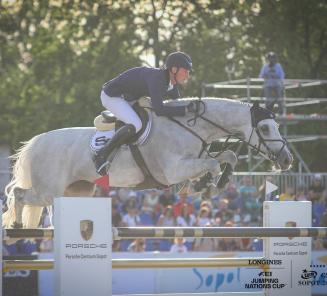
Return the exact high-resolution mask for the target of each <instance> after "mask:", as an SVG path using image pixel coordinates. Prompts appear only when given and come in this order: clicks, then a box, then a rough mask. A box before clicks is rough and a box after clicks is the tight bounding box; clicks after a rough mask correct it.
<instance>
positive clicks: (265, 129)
mask: <svg viewBox="0 0 327 296" xmlns="http://www.w3.org/2000/svg"><path fill="white" fill-rule="evenodd" d="M251 120H252V131H251V134H250V136H249V142H250V145H251V146H252V147H253V148H254V150H255V151H256V152H258V153H260V154H262V155H264V156H265V157H266V158H268V159H270V160H271V161H273V162H274V163H275V164H276V165H277V166H278V167H279V168H280V169H282V170H288V169H289V168H290V167H291V164H292V162H293V156H292V154H291V152H290V151H289V149H288V147H287V142H286V139H284V138H283V137H282V136H281V135H280V133H279V130H278V124H277V122H276V121H275V115H274V113H272V112H271V111H269V110H267V109H264V108H261V107H259V106H258V104H254V105H253V107H252V108H251Z"/></svg>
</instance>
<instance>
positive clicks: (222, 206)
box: [215, 198, 234, 224]
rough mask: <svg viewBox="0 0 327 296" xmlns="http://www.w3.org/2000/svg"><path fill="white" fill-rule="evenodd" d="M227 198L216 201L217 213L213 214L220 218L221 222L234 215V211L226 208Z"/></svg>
mask: <svg viewBox="0 0 327 296" xmlns="http://www.w3.org/2000/svg"><path fill="white" fill-rule="evenodd" d="M228 204H229V202H228V200H227V199H225V198H224V199H221V200H220V201H219V203H218V210H217V213H216V215H215V217H216V218H218V217H219V218H220V220H221V223H223V224H224V223H225V222H226V221H228V220H231V219H233V217H234V211H232V210H230V209H229V208H228Z"/></svg>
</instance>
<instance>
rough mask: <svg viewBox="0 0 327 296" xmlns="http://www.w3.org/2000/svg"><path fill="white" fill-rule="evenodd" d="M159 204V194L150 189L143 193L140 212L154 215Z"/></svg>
mask: <svg viewBox="0 0 327 296" xmlns="http://www.w3.org/2000/svg"><path fill="white" fill-rule="evenodd" d="M158 204H159V193H158V190H156V189H150V190H148V191H146V192H145V195H144V199H143V204H142V212H144V213H148V214H151V215H154V214H155V213H156V210H157V207H158Z"/></svg>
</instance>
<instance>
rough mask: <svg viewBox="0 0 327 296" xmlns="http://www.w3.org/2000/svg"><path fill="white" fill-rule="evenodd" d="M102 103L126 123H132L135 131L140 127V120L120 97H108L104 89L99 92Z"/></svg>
mask: <svg viewBox="0 0 327 296" xmlns="http://www.w3.org/2000/svg"><path fill="white" fill-rule="evenodd" d="M101 102H102V105H103V106H104V107H105V108H106V109H107V110H109V111H110V112H111V113H112V114H114V115H115V117H116V118H118V119H119V120H121V121H123V122H124V123H127V124H133V125H134V126H135V129H136V132H138V131H140V130H141V128H142V121H141V119H140V118H139V116H138V115H137V114H136V112H135V111H134V110H133V108H132V107H131V105H130V104H129V103H128V102H127V101H126V100H124V99H123V98H121V97H109V96H108V95H107V94H106V93H105V92H104V91H102V92H101Z"/></svg>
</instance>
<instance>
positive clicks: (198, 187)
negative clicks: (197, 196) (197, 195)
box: [193, 173, 212, 192]
mask: <svg viewBox="0 0 327 296" xmlns="http://www.w3.org/2000/svg"><path fill="white" fill-rule="evenodd" d="M210 182H212V175H211V173H206V174H205V175H204V176H202V177H201V178H200V180H199V181H198V182H195V183H194V185H193V188H194V190H195V191H196V192H200V191H202V190H203V189H206V188H207V187H208V186H209V185H210Z"/></svg>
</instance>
